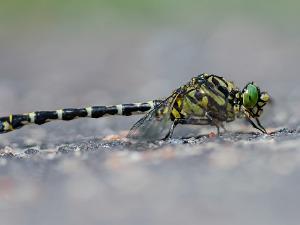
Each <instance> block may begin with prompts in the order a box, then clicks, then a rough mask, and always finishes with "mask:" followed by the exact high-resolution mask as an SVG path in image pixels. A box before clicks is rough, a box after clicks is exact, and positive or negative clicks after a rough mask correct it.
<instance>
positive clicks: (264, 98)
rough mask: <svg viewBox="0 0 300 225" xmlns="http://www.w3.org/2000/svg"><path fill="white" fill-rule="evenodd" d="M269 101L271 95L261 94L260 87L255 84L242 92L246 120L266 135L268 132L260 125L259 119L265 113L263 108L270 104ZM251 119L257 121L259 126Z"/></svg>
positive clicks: (248, 85)
mask: <svg viewBox="0 0 300 225" xmlns="http://www.w3.org/2000/svg"><path fill="white" fill-rule="evenodd" d="M269 100H270V96H269V94H268V93H267V92H261V91H260V89H259V87H258V86H256V85H255V84H254V83H253V82H251V83H248V84H247V85H246V86H245V87H244V89H243V91H242V104H243V108H244V113H245V115H246V118H247V119H248V120H249V122H250V123H251V124H252V126H254V127H255V128H257V129H259V130H261V131H262V132H263V133H266V130H265V128H264V127H263V126H262V125H261V124H260V122H259V120H258V118H259V117H260V115H261V114H262V112H263V107H264V106H265V105H266V104H267V103H268V101H269ZM251 118H254V119H255V120H256V121H257V124H258V126H256V125H255V124H254V123H253V121H251Z"/></svg>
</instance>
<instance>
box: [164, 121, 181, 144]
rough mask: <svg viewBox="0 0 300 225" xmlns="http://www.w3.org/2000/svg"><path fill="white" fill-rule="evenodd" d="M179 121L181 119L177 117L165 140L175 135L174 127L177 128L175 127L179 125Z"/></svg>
mask: <svg viewBox="0 0 300 225" xmlns="http://www.w3.org/2000/svg"><path fill="white" fill-rule="evenodd" d="M178 123H179V119H175V120H174V121H173V124H172V126H171V127H170V130H169V132H168V133H167V135H166V136H165V137H164V138H163V140H167V139H169V138H171V137H172V136H173V133H174V129H175V127H176V126H177V125H178Z"/></svg>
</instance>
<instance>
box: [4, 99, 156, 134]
mask: <svg viewBox="0 0 300 225" xmlns="http://www.w3.org/2000/svg"><path fill="white" fill-rule="evenodd" d="M159 102H160V101H159V100H154V101H149V102H145V103H131V104H120V105H113V106H92V107H87V108H79V109H76V108H68V109H60V110H55V111H37V112H32V113H27V114H19V115H10V116H7V117H2V118H0V133H6V132H10V131H13V130H15V129H19V128H21V127H23V126H24V125H27V124H38V125H41V124H44V123H47V122H50V121H53V120H66V121H68V120H73V119H76V118H80V117H90V118H99V117H104V116H111V115H122V116H131V115H137V114H145V113H147V112H148V111H150V110H151V109H153V108H154V107H155V106H156V105H157V104H158V103H159Z"/></svg>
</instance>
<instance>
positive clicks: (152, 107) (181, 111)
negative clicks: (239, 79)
mask: <svg viewBox="0 0 300 225" xmlns="http://www.w3.org/2000/svg"><path fill="white" fill-rule="evenodd" d="M269 101H270V96H269V94H268V93H267V92H262V91H260V88H259V87H258V86H257V85H256V84H255V83H254V82H249V83H247V84H246V86H245V87H244V88H243V89H242V90H240V89H239V88H238V87H237V86H236V85H235V84H234V83H233V82H232V81H228V80H226V79H225V78H223V77H221V76H218V75H214V74H207V73H202V74H200V75H198V76H195V77H193V78H192V79H191V80H190V81H189V82H188V83H186V84H184V85H182V86H180V87H179V88H177V89H176V90H174V91H173V92H172V93H171V95H170V96H168V97H166V98H163V99H158V100H151V101H148V102H142V103H127V104H119V105H111V106H91V107H86V108H65V109H60V110H54V111H36V112H31V113H25V114H11V115H9V116H6V117H1V118H0V133H7V132H11V131H14V130H16V129H19V128H22V127H24V126H25V125H29V124H37V125H42V124H45V123H47V122H50V121H54V120H65V121H69V120H74V119H77V118H83V117H90V118H100V117H105V116H115V115H122V116H131V115H139V114H144V116H143V117H142V118H141V119H140V120H138V121H137V122H136V123H135V124H134V125H133V127H132V128H131V129H130V130H129V133H128V135H127V137H128V138H132V139H143V140H166V139H169V138H171V137H172V135H173V132H174V129H175V127H176V126H177V125H179V124H181V125H211V126H215V127H216V128H217V134H218V135H220V129H223V130H224V131H225V132H226V131H227V130H226V128H225V125H224V124H225V123H229V122H232V121H234V120H235V119H236V118H244V119H246V120H247V121H248V122H249V123H250V124H251V125H252V126H253V127H254V128H255V129H257V130H259V131H260V132H262V133H264V134H267V131H266V129H265V128H264V126H263V125H262V124H261V122H260V120H259V117H260V116H261V114H262V112H263V107H264V106H265V105H266V104H267V103H268V102H269Z"/></svg>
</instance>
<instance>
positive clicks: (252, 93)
mask: <svg viewBox="0 0 300 225" xmlns="http://www.w3.org/2000/svg"><path fill="white" fill-rule="evenodd" d="M257 100H258V90H257V87H256V86H255V85H253V84H248V85H247V88H246V91H245V92H244V94H243V105H244V106H245V107H246V108H253V107H254V106H255V104H256V103H257Z"/></svg>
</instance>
